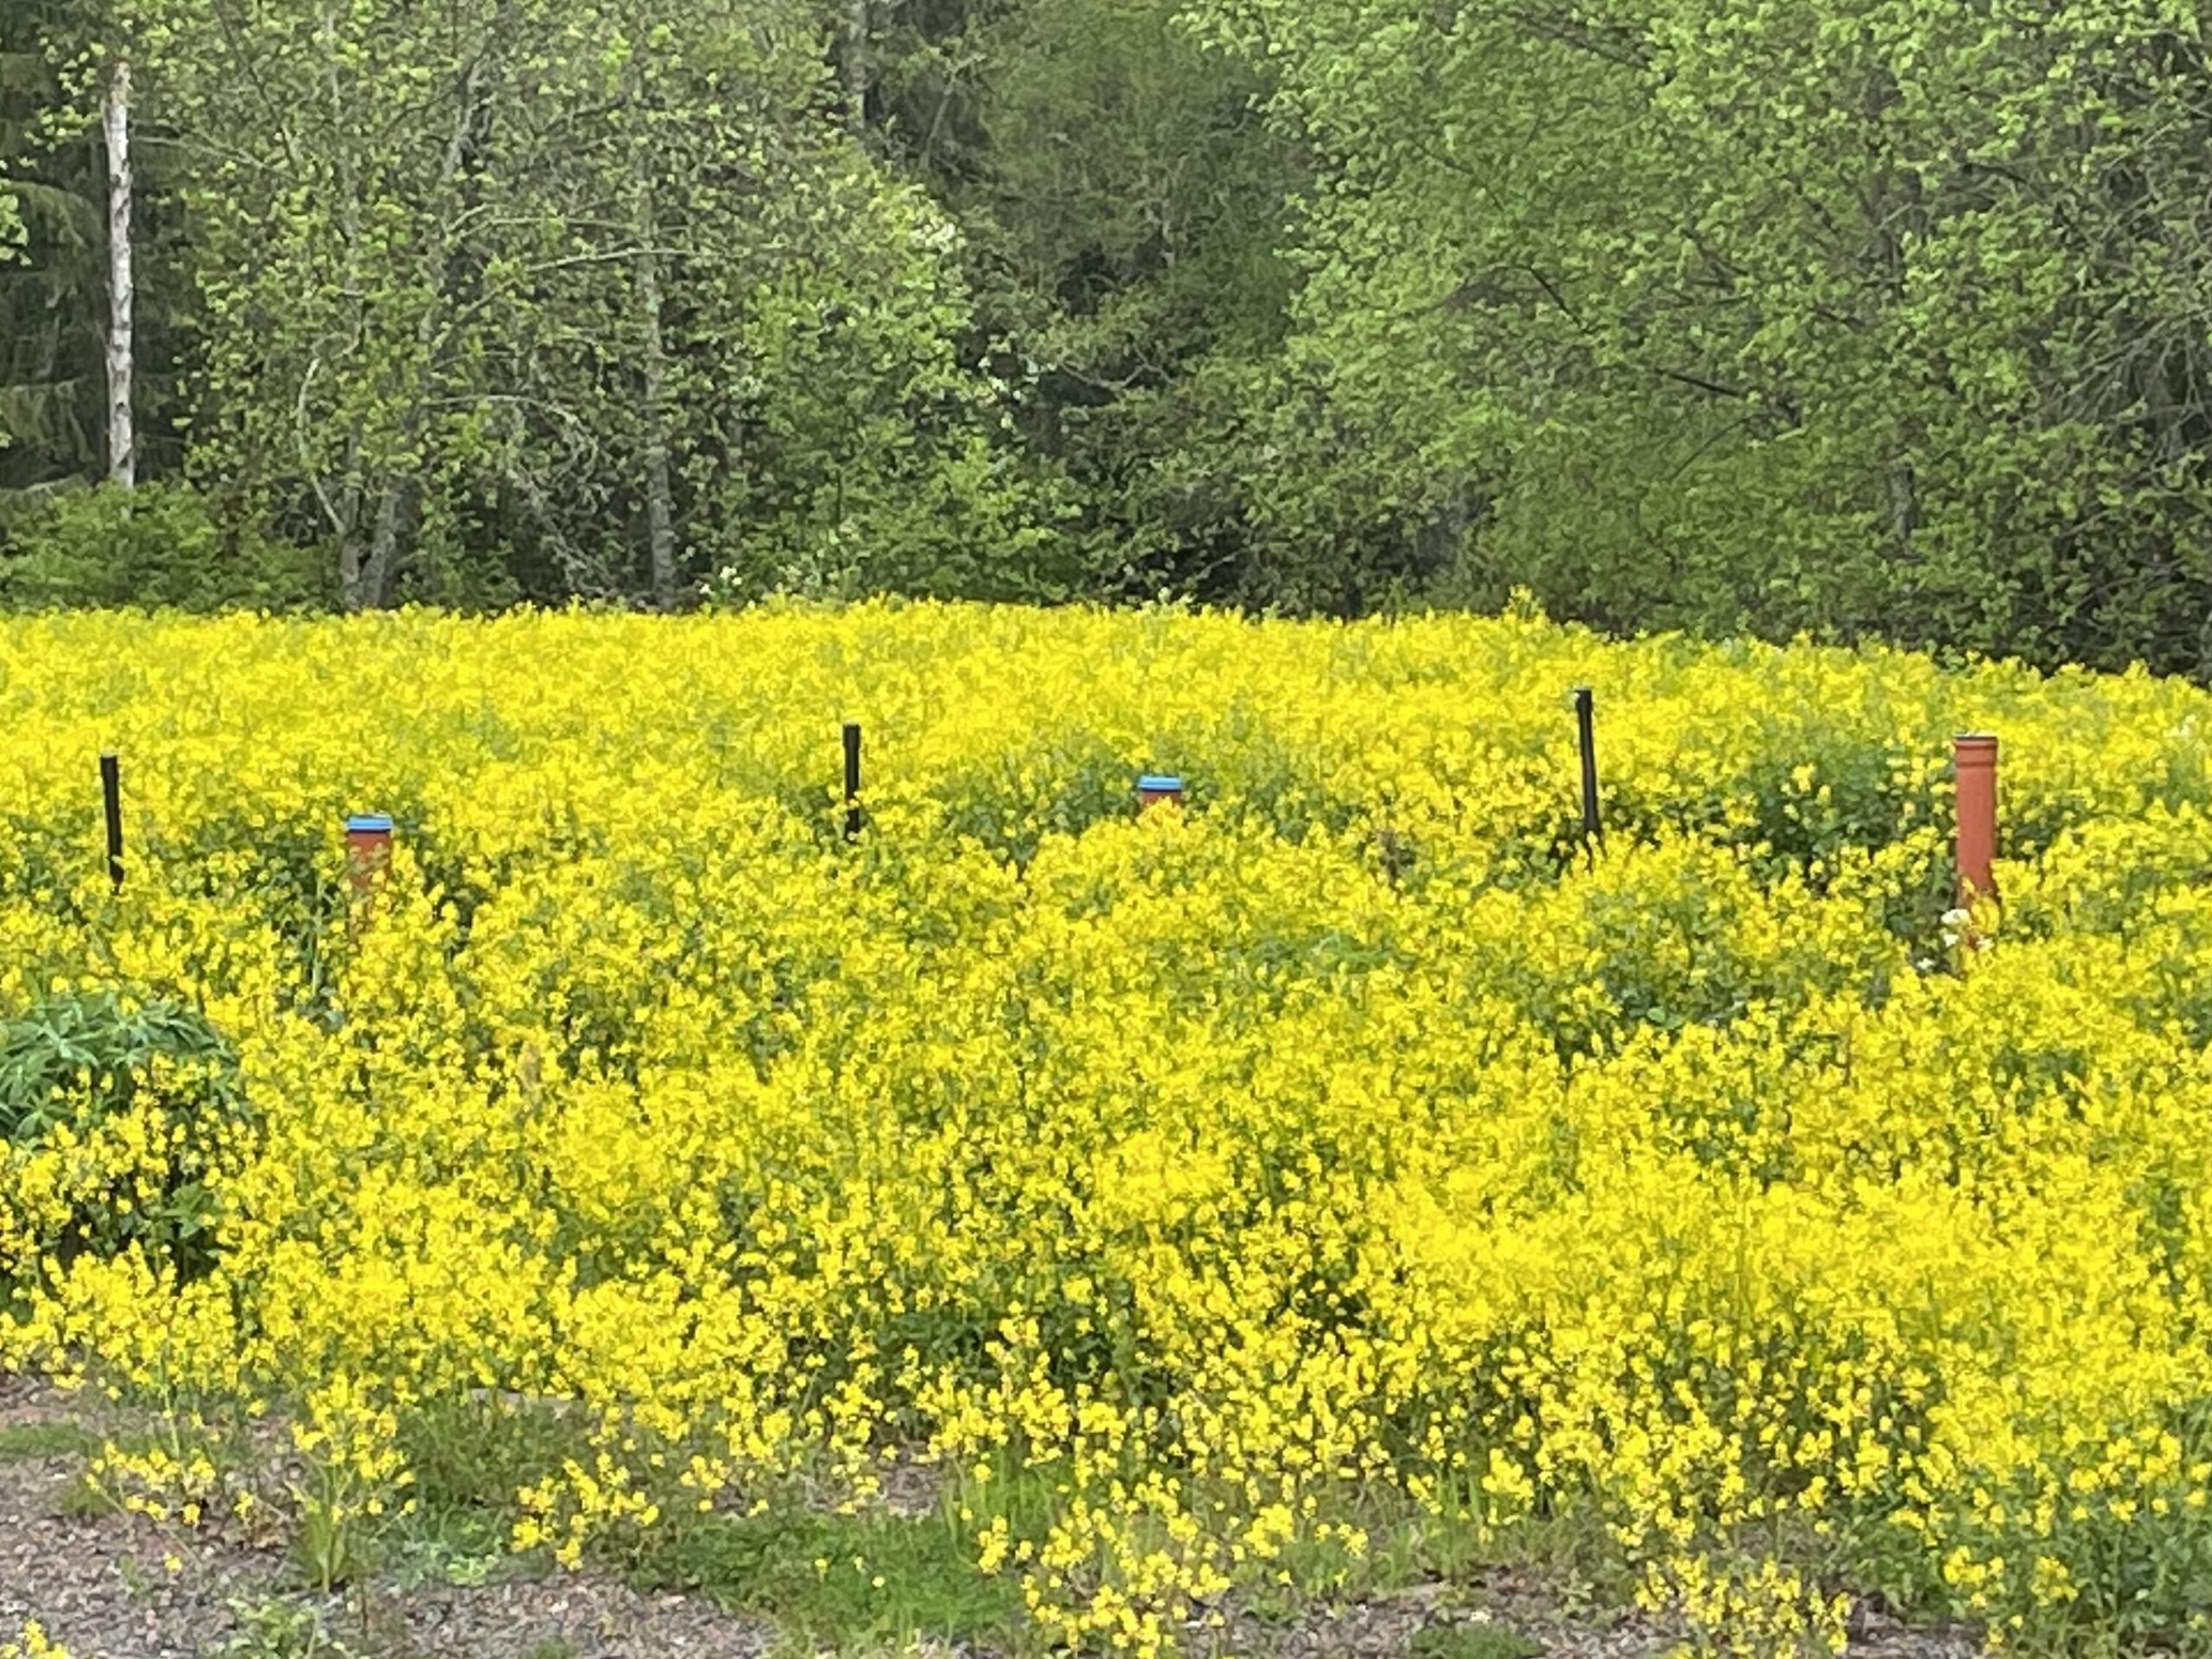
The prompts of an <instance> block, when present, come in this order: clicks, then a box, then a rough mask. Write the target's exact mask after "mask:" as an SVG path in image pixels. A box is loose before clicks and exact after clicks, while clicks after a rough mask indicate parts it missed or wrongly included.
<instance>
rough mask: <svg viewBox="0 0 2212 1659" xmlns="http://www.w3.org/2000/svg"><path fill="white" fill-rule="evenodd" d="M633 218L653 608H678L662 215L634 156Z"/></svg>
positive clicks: (642, 163)
mask: <svg viewBox="0 0 2212 1659" xmlns="http://www.w3.org/2000/svg"><path fill="white" fill-rule="evenodd" d="M631 164H632V175H631V184H632V193H633V200H634V207H633V211H632V218H633V219H634V221H635V224H636V228H637V232H638V263H637V270H636V278H637V295H638V321H639V333H640V336H641V338H640V339H639V364H638V368H639V377H640V378H641V381H642V385H640V386H639V392H640V394H641V397H640V402H641V404H643V407H642V408H641V409H640V410H639V414H640V415H641V416H643V417H644V422H643V423H644V426H645V538H646V539H645V547H646V557H647V569H648V571H649V573H650V580H651V582H652V596H653V603H654V604H655V605H656V606H658V607H659V608H660V609H662V610H664V611H670V610H674V609H675V608H676V505H675V490H674V487H673V484H672V480H671V478H670V465H669V452H668V342H667V340H666V337H665V336H664V334H663V332H662V324H661V287H660V248H659V246H658V244H659V241H660V216H659V214H658V213H656V212H655V211H654V207H653V187H652V177H651V176H650V175H648V173H647V172H646V169H645V156H644V153H643V152H642V151H635V152H633V153H632V162H631Z"/></svg>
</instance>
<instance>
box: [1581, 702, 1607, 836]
mask: <svg viewBox="0 0 2212 1659" xmlns="http://www.w3.org/2000/svg"><path fill="white" fill-rule="evenodd" d="M1574 723H1575V725H1576V726H1577V728H1580V736H1581V741H1582V834H1583V836H1584V838H1585V839H1586V840H1589V841H1595V840H1597V839H1598V838H1599V836H1600V835H1601V834H1602V833H1603V830H1602V829H1601V828H1600V827H1599V823H1598V720H1597V697H1596V696H1595V694H1593V693H1592V691H1591V690H1590V688H1589V687H1588V686H1586V685H1578V686H1576V687H1575V688H1574Z"/></svg>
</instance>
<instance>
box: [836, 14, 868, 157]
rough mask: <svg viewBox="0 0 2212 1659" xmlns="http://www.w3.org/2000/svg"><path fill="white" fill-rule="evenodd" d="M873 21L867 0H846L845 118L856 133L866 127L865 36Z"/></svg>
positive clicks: (866, 48) (866, 46)
mask: <svg viewBox="0 0 2212 1659" xmlns="http://www.w3.org/2000/svg"><path fill="white" fill-rule="evenodd" d="M873 22H874V18H873V16H872V15H871V9H870V6H869V3H868V0H845V51H844V63H843V65H842V67H843V70H844V80H845V120H846V123H847V124H849V126H850V127H851V128H852V130H853V131H854V133H855V135H856V136H857V135H858V134H861V133H864V132H866V131H867V130H868V74H869V71H870V67H871V66H870V64H869V62H868V35H869V32H870V28H871V25H872V24H873Z"/></svg>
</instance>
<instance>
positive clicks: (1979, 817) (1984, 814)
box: [1951, 732, 1997, 905]
mask: <svg viewBox="0 0 2212 1659" xmlns="http://www.w3.org/2000/svg"><path fill="white" fill-rule="evenodd" d="M1951 763H1952V775H1953V777H1954V778H1955V779H1956V780H1957V787H1958V810H1959V850H1958V862H1959V903H1960V904H1961V905H1965V904H1967V903H1970V902H1971V901H1972V900H1973V899H1977V898H1981V899H1987V898H1992V897H1993V896H1994V895H1995V894H1996V892H1997V876H1996V871H1995V864H1996V861H1997V740H1996V739H1995V738H1993V737H1992V736H1990V735H1989V734H1987V733H1986V732H1968V733H1966V734H1962V735H1961V736H1960V737H1958V738H1956V739H1955V740H1954V741H1953V742H1952V745H1951Z"/></svg>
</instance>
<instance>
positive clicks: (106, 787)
mask: <svg viewBox="0 0 2212 1659" xmlns="http://www.w3.org/2000/svg"><path fill="white" fill-rule="evenodd" d="M100 801H101V804H102V805H103V806H105V809H106V810H107V879H108V883H109V885H110V886H111V887H113V889H114V890H115V891H116V892H118V893H121V892H122V891H123V762H122V760H120V759H119V758H118V756H117V755H116V754H115V753H113V752H112V751H111V752H109V753H105V754H103V755H102V756H100Z"/></svg>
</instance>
